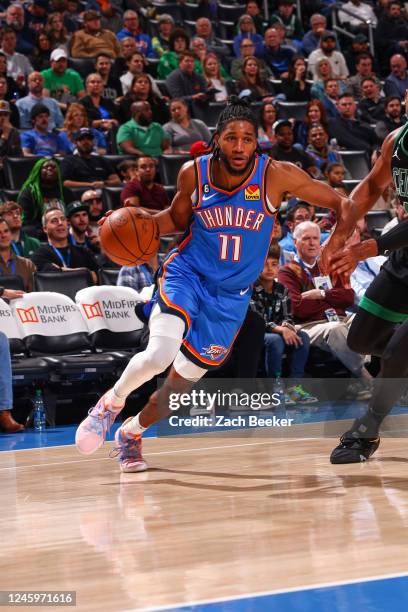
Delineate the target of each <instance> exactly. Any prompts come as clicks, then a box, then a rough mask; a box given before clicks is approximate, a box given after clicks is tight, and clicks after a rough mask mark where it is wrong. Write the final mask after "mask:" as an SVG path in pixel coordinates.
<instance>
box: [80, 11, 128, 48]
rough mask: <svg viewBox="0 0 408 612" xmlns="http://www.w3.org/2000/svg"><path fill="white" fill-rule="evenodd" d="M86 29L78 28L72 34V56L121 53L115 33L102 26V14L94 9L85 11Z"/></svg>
mask: <svg viewBox="0 0 408 612" xmlns="http://www.w3.org/2000/svg"><path fill="white" fill-rule="evenodd" d="M83 20H84V29H83V30H77V31H76V32H75V33H74V34H73V36H72V43H71V55H72V57H96V56H97V55H98V53H107V54H108V55H109V56H110V57H113V58H115V57H118V56H119V55H120V45H119V41H118V40H117V38H116V36H115V34H114V33H113V32H110V31H109V30H103V29H102V27H101V16H100V14H99V13H97V12H96V11H93V10H89V11H85V12H84V13H83Z"/></svg>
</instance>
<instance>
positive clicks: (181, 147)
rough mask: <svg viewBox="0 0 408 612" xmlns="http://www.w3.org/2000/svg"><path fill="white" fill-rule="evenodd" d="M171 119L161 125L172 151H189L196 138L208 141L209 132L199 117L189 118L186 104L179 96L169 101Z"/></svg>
mask: <svg viewBox="0 0 408 612" xmlns="http://www.w3.org/2000/svg"><path fill="white" fill-rule="evenodd" d="M170 115H171V121H169V122H168V123H165V124H164V126H163V129H164V131H165V132H166V134H168V135H169V136H170V142H171V147H172V152H173V153H189V150H190V147H191V145H192V144H193V143H194V142H196V141H197V140H205V141H206V142H210V140H211V132H210V130H209V129H208V127H207V126H206V124H205V123H204V121H201V120H200V119H191V117H190V113H189V110H188V104H187V102H186V101H185V100H182V99H181V98H176V99H174V100H172V101H171V102H170Z"/></svg>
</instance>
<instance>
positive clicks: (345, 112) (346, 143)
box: [329, 94, 377, 154]
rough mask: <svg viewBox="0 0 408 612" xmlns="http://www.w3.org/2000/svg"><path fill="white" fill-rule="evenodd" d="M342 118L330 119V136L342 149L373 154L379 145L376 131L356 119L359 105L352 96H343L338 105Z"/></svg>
mask: <svg viewBox="0 0 408 612" xmlns="http://www.w3.org/2000/svg"><path fill="white" fill-rule="evenodd" d="M337 108H338V110H339V113H340V117H337V118H336V119H329V135H330V137H331V138H336V140H337V143H338V145H339V146H340V147H344V148H345V149H351V150H354V151H359V150H360V151H367V153H369V154H371V152H372V150H373V148H374V147H375V146H376V144H377V137H376V135H375V132H374V130H373V129H372V128H371V127H370V126H369V125H368V124H367V123H362V122H361V121H359V119H356V111H357V105H356V103H355V100H354V98H353V97H352V96H350V95H348V94H343V95H342V96H340V98H339V101H338V103H337Z"/></svg>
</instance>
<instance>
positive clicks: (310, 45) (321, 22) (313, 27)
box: [302, 13, 327, 57]
mask: <svg viewBox="0 0 408 612" xmlns="http://www.w3.org/2000/svg"><path fill="white" fill-rule="evenodd" d="M309 23H310V30H309V31H308V32H306V34H305V35H304V37H303V39H302V51H303V53H304V54H305V55H306V57H307V56H308V55H310V54H311V53H312V51H314V50H315V49H317V48H318V46H319V45H320V37H321V35H322V33H323V32H324V31H325V30H326V27H327V19H326V17H325V16H324V15H321V14H320V13H314V14H313V15H312V16H311V17H310V22H309Z"/></svg>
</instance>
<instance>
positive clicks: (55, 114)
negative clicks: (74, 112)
mask: <svg viewBox="0 0 408 612" xmlns="http://www.w3.org/2000/svg"><path fill="white" fill-rule="evenodd" d="M43 87H44V77H43V75H42V74H41V73H40V72H33V73H32V74H30V76H29V77H28V92H29V93H28V95H27V96H25V97H24V98H20V99H19V100H17V102H16V106H17V109H18V112H19V114H20V128H21V129H23V130H29V129H30V128H31V110H32V108H33V106H35V105H36V104H43V105H45V106H46V107H47V108H48V110H49V113H50V120H49V123H48V127H49V128H50V130H54V129H55V128H61V127H62V126H63V124H64V117H63V116H62V112H61V109H60V107H59V106H58V104H57V102H56V101H55V100H53V99H52V98H49V97H48V96H43Z"/></svg>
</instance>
